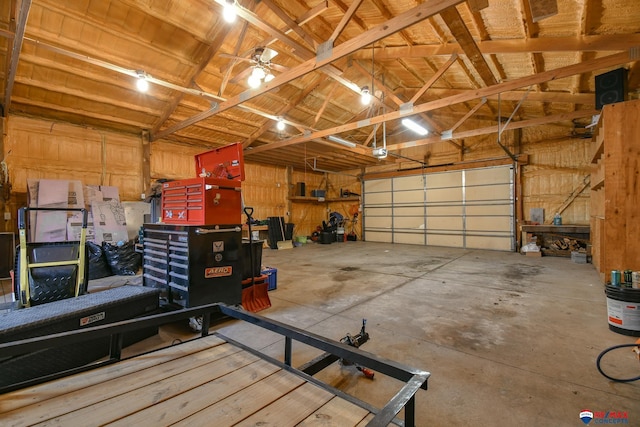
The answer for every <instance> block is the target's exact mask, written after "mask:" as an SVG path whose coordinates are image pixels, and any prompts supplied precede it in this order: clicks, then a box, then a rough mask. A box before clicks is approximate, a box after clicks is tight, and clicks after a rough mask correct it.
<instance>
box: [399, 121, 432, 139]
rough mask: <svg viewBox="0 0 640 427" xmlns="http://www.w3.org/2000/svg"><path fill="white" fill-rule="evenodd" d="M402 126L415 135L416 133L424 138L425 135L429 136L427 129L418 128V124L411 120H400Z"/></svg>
mask: <svg viewBox="0 0 640 427" xmlns="http://www.w3.org/2000/svg"><path fill="white" fill-rule="evenodd" d="M402 124H403V125H405V127H407V128H409V129H411V130H412V131H414V132H415V133H417V134H418V135H422V136H425V135H427V134H429V131H428V130H427V129H425V128H424V127H422V126H420V125H419V124H418V123H416V122H414V121H413V120H411V119H402Z"/></svg>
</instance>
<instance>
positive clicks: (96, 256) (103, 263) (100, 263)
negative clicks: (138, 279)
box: [87, 242, 113, 280]
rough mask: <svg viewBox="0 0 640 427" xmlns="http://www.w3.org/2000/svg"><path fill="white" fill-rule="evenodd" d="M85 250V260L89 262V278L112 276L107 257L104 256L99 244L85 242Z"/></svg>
mask: <svg viewBox="0 0 640 427" xmlns="http://www.w3.org/2000/svg"><path fill="white" fill-rule="evenodd" d="M87 252H88V256H87V260H88V262H89V280H93V279H101V278H103V277H107V276H113V273H112V272H111V267H109V263H107V258H106V257H105V256H104V253H103V252H102V248H101V247H100V245H97V244H95V243H93V242H87Z"/></svg>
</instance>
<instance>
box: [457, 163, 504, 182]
mask: <svg viewBox="0 0 640 427" xmlns="http://www.w3.org/2000/svg"><path fill="white" fill-rule="evenodd" d="M465 180H466V181H467V183H471V182H472V183H473V184H474V185H491V184H504V183H509V182H511V169H510V168H508V167H499V168H485V169H467V170H466V171H465Z"/></svg>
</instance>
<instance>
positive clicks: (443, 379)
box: [89, 242, 640, 427]
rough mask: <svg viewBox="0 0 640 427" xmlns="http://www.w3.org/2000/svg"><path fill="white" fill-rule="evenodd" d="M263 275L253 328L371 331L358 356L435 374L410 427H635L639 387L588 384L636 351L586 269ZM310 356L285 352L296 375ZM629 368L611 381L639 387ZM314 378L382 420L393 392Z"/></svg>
mask: <svg viewBox="0 0 640 427" xmlns="http://www.w3.org/2000/svg"><path fill="white" fill-rule="evenodd" d="M262 261H263V265H265V266H270V267H275V268H277V270H278V271H277V289H276V290H274V291H271V292H269V296H270V299H271V303H272V307H271V308H269V309H266V310H263V311H261V312H260V313H259V314H260V315H263V316H266V317H269V318H272V319H275V320H278V321H281V322H284V323H287V324H290V325H294V326H296V327H299V328H302V329H305V330H308V331H311V332H314V333H316V334H319V335H322V336H325V337H328V338H332V339H335V340H339V339H340V338H342V337H343V336H344V335H345V334H346V333H351V334H356V333H357V332H358V331H359V329H360V325H361V321H362V319H363V318H366V319H367V329H368V332H369V333H370V335H371V340H370V341H369V342H368V343H366V344H365V345H364V346H363V347H362V349H363V350H366V351H368V352H371V353H374V354H376V355H377V356H381V357H384V358H387V359H391V360H394V361H397V362H401V363H404V364H407V365H410V366H413V367H416V368H420V369H423V370H426V371H429V372H431V374H432V376H431V378H430V379H429V390H427V391H424V390H420V391H419V392H418V395H417V398H416V403H417V408H416V409H417V414H416V421H417V425H418V426H427V425H428V426H469V425H473V426H476V427H480V426H522V425H527V426H545V427H547V426H579V425H584V424H583V423H582V421H581V420H580V419H579V413H580V411H582V410H584V409H590V410H591V411H602V412H607V411H621V412H626V413H627V416H628V425H636V426H637V425H640V405H638V402H640V381H636V382H633V383H614V382H611V381H608V380H607V379H606V378H604V377H603V376H601V375H600V374H599V373H598V372H597V370H596V365H595V360H596V357H597V355H598V354H599V353H600V351H602V350H603V349H605V348H607V347H609V346H612V345H616V344H626V343H633V342H634V341H635V340H636V338H634V337H629V336H625V335H620V334H617V333H614V332H612V331H610V330H609V329H608V325H607V320H606V319H607V317H606V314H607V312H606V301H605V296H604V292H603V286H602V284H601V283H600V281H599V277H598V275H597V273H596V271H595V269H594V267H593V266H592V265H591V264H576V263H573V262H571V260H570V259H568V258H557V257H543V258H532V257H527V256H524V255H520V254H516V253H505V252H494V251H480V250H462V249H451V248H432V247H422V246H411V245H398V244H395V245H394V244H381V243H368V242H345V243H333V244H331V245H320V244H307V245H304V246H302V247H299V248H294V249H289V250H270V249H264V250H263V257H262ZM139 279H140V277H139V276H136V277H126V276H120V277H117V276H116V277H112V278H106V279H102V280H101V281H99V282H90V284H89V286H90V290H92V291H96V290H98V288H97V286H99V287H101V288H102V289H104V288H109V287H113V286H118V285H120V284H123V283H124V282H129V283H134V284H135V283H139ZM212 329H215V330H217V331H219V332H221V333H223V334H225V335H227V336H229V337H231V338H233V339H236V340H238V341H240V342H243V343H245V344H247V345H250V346H253V347H255V348H259V349H261V350H263V351H264V352H266V353H267V354H270V355H272V356H274V357H278V358H280V359H282V355H283V352H284V345H283V340H282V339H280V337H279V336H277V335H274V334H272V333H270V332H268V331H264V330H263V329H259V328H257V327H255V326H251V325H248V324H246V323H243V322H236V321H227V322H224V323H222V324H217V325H214V326H213V327H212ZM190 336H193V333H192V332H191V331H189V330H188V328H187V327H186V325H168V326H167V327H163V328H162V330H161V332H160V334H159V335H158V336H156V337H154V338H150V339H149V340H145V342H143V343H139V344H140V345H142V346H155V345H158V344H159V343H167V342H172V341H174V340H175V339H185V338H188V337H190ZM138 347H139V345H138V344H136V345H135V346H132V347H130V348H129V349H131V351H136V349H137V348H138ZM129 349H127V350H129ZM625 351H626V350H625ZM317 354H318V352H317V351H316V350H315V349H311V348H308V347H306V346H304V345H300V344H298V345H294V355H293V364H294V366H299V365H301V364H303V363H304V362H307V361H308V360H310V359H312V358H313V357H315V356H316V355H317ZM626 354H627V356H625V358H624V359H623V361H622V362H620V364H621V368H620V369H623V370H624V371H625V372H624V374H626V376H628V377H630V376H634V375H639V374H640V369H638V364H637V362H635V361H634V359H633V353H631V352H629V353H626ZM627 368H628V369H627ZM318 377H320V378H321V379H323V380H324V381H326V382H327V383H329V384H331V385H333V386H335V387H337V388H340V389H342V390H344V391H346V392H348V393H350V394H353V395H355V396H357V397H359V398H361V399H362V400H365V401H367V402H370V403H372V404H374V405H377V406H382V405H383V404H384V403H385V402H386V401H388V400H389V399H390V398H391V397H392V396H393V395H394V393H395V392H396V391H397V390H398V389H399V383H398V382H396V381H395V380H391V379H389V378H385V377H384V376H382V375H381V374H377V375H376V377H375V379H374V380H373V381H371V380H368V379H366V378H364V377H363V376H362V375H361V374H360V373H359V372H358V371H356V370H354V369H352V368H345V367H340V366H339V365H338V364H334V365H333V366H332V367H330V368H328V369H327V370H325V371H323V372H322V373H321V374H319V375H318ZM595 421H596V420H594V421H593V422H592V423H591V424H592V425H595V424H596V422H595Z"/></svg>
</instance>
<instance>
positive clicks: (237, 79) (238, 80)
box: [229, 67, 253, 85]
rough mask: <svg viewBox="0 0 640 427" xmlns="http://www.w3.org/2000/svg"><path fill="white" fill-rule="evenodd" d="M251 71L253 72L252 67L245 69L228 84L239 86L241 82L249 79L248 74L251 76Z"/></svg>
mask: <svg viewBox="0 0 640 427" xmlns="http://www.w3.org/2000/svg"><path fill="white" fill-rule="evenodd" d="M251 71H253V67H247V68H245V69H244V70H242V71H240V72H239V73H238V74H236V75H235V76H234V77H233V78H232V79H231V80H229V82H231V83H233V84H236V85H237V84H240V83H241V82H242V80H246V79H247V78H248V77H249V74H251Z"/></svg>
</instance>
